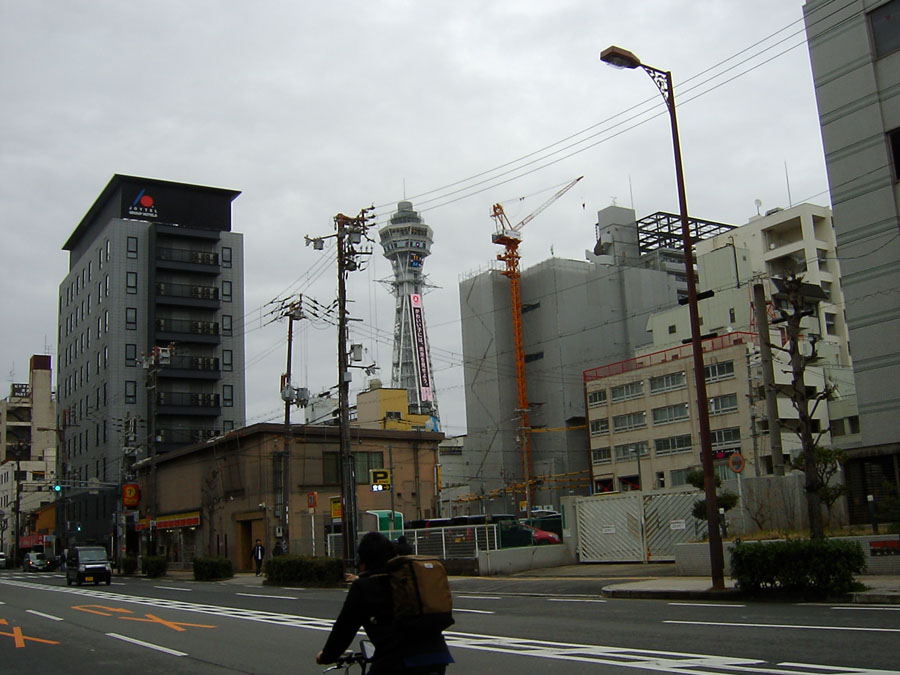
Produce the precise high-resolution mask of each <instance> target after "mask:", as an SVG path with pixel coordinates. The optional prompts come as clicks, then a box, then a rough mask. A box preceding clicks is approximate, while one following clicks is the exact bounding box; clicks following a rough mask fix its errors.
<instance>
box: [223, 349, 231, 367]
mask: <svg viewBox="0 0 900 675" xmlns="http://www.w3.org/2000/svg"><path fill="white" fill-rule="evenodd" d="M233 368H234V357H233V352H232V351H231V350H230V349H223V350H222V370H229V371H230V370H233Z"/></svg>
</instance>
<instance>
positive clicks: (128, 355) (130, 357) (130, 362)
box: [125, 344, 137, 366]
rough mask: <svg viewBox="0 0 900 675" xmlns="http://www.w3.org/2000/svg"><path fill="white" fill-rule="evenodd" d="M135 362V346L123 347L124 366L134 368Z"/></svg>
mask: <svg viewBox="0 0 900 675" xmlns="http://www.w3.org/2000/svg"><path fill="white" fill-rule="evenodd" d="M135 361H137V345H130V344H129V345H125V365H126V366H134V365H135Z"/></svg>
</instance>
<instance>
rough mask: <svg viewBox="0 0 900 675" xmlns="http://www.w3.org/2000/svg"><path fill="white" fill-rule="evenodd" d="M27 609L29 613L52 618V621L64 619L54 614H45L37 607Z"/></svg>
mask: <svg viewBox="0 0 900 675" xmlns="http://www.w3.org/2000/svg"><path fill="white" fill-rule="evenodd" d="M25 611H26V612H28V613H29V614H35V615H37V616H42V617H44V618H45V619H50V620H51V621H62V619H61V618H60V617H58V616H53V615H52V614H44V613H43V612H39V611H37V610H36V609H26V610H25Z"/></svg>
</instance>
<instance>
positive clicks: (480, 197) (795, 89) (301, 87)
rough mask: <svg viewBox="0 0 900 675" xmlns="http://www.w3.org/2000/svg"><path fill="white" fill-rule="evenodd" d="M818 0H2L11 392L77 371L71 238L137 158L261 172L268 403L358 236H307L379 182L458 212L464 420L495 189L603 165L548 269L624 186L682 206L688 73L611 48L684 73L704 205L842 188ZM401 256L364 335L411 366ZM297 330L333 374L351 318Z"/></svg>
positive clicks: (254, 177) (5, 342)
mask: <svg viewBox="0 0 900 675" xmlns="http://www.w3.org/2000/svg"><path fill="white" fill-rule="evenodd" d="M802 4H803V2H802V0H753V2H746V1H743V2H742V1H738V0H690V1H682V2H678V1H677V0H640V1H637V2H627V3H626V2H621V1H616V2H613V1H612V0H553V1H552V2H551V1H550V0H540V1H539V0H507V1H503V2H491V1H490V0H480V1H478V2H476V1H474V0H471V1H470V0H453V1H452V2H449V1H445V0H429V1H426V0H420V1H419V2H413V1H404V2H401V1H396V2H379V1H375V0H358V1H357V0H354V1H338V0H334V1H329V2H311V1H306V2H297V1H293V2H266V1H260V2H253V3H237V2H227V1H224V2H223V1H222V0H218V1H216V2H211V1H198V0H195V1H192V2H183V0H178V1H174V0H173V1H151V0H146V1H144V2H122V1H121V0H109V1H101V0H95V1H90V2H89V1H86V0H66V2H58V1H43V2H42V1H40V0H29V1H28V2H16V1H15V0H0V87H2V89H0V227H2V243H0V270H2V272H3V277H4V280H5V287H4V289H3V293H2V294H0V309H2V312H0V317H2V319H0V397H2V396H6V395H8V392H9V383H10V382H12V381H16V382H23V381H27V365H28V359H29V357H30V356H31V355H32V354H38V353H44V352H49V353H51V354H53V356H54V370H55V360H56V334H57V329H56V326H57V297H58V296H57V293H58V285H59V282H60V281H61V279H62V278H63V277H64V276H65V274H66V272H67V265H68V254H67V253H66V252H64V251H62V249H61V247H62V245H63V243H64V242H65V241H66V239H67V238H68V237H69V235H70V234H71V232H72V230H73V229H74V227H75V226H76V225H77V224H78V222H79V221H80V219H81V218H82V216H83V215H84V213H85V212H86V211H87V209H88V208H89V207H90V205H91V204H92V203H93V201H94V200H95V199H96V197H97V196H98V194H99V193H100V191H101V190H102V189H103V187H104V186H105V185H106V184H107V182H108V181H109V179H110V178H111V177H112V175H113V174H115V173H123V174H132V175H137V176H147V177H152V178H159V179H166V180H174V181H183V182H188V183H197V184H202V185H211V186H215V187H223V188H230V189H235V190H240V191H242V193H243V194H242V195H241V196H240V197H238V198H237V199H236V200H235V202H234V207H233V229H234V230H236V231H238V232H242V233H243V234H244V246H245V257H246V269H245V293H246V311H247V315H248V316H247V324H246V330H247V347H246V360H247V394H248V403H247V421H248V423H253V422H259V421H265V420H278V419H280V418H281V416H282V414H283V413H282V412H281V411H283V408H282V407H281V402H280V399H279V397H278V384H279V377H280V374H281V372H282V371H283V370H284V361H285V335H286V327H285V325H284V324H283V323H275V324H271V325H264V324H265V321H266V319H265V312H266V311H268V307H267V303H268V302H269V301H271V300H273V299H275V298H283V297H287V296H288V295H290V294H291V293H297V292H303V293H306V294H308V295H310V296H312V297H314V298H315V299H317V300H319V301H320V302H322V303H324V304H327V303H329V302H331V301H332V300H333V299H334V297H335V286H336V283H335V278H336V271H335V268H334V265H333V254H332V255H331V256H329V251H327V250H326V251H324V252H323V251H314V250H313V249H312V248H311V247H306V246H304V243H303V237H304V235H307V234H308V235H325V234H329V233H330V232H332V217H333V216H334V215H335V214H337V213H339V212H343V213H346V214H348V215H354V214H356V213H357V212H358V211H359V210H360V209H361V208H362V207H364V206H368V205H372V204H374V205H376V207H378V208H377V213H378V214H379V216H380V217H379V223H383V222H384V221H385V218H386V217H387V216H388V215H389V214H390V212H391V211H392V210H393V208H394V207H395V206H396V202H397V201H398V200H400V199H403V198H404V195H405V196H406V197H407V198H409V199H411V201H413V203H414V206H415V207H416V208H417V209H419V210H420V211H421V213H422V215H423V216H424V218H425V219H426V221H427V222H428V224H429V225H431V227H432V228H433V229H434V246H433V248H432V255H431V256H430V257H429V258H427V259H426V262H425V270H426V272H427V273H428V274H429V277H430V281H431V283H432V284H433V285H434V286H436V288H435V289H433V290H432V291H431V292H430V293H429V294H428V295H427V296H426V297H425V311H426V319H427V322H428V327H429V337H430V340H431V344H432V358H433V361H434V366H435V371H436V372H435V376H434V380H435V386H436V387H437V396H438V403H439V406H440V410H441V417H442V422H443V427H444V431H445V432H446V433H448V434H451V435H457V434H460V433H464V432H465V408H464V391H463V381H462V369H461V367H460V364H461V359H462V354H461V339H460V324H459V294H458V281H459V279H460V277H461V276H463V275H467V274H470V273H472V272H474V271H477V270H479V269H484V268H486V267H487V266H488V265H490V264H491V261H492V259H493V258H494V257H495V255H496V253H497V249H496V247H495V246H494V245H492V244H491V241H490V235H491V233H492V232H493V223H492V221H491V219H490V216H489V214H490V210H491V205H492V204H493V203H495V202H502V203H503V204H504V206H505V209H506V211H507V214H508V215H509V217H510V219H511V220H513V222H517V221H518V220H519V219H521V218H523V217H525V216H526V215H527V214H528V213H530V212H531V211H532V210H533V209H535V208H537V207H538V206H539V205H540V204H541V203H542V202H543V201H544V200H545V199H547V198H548V197H549V196H550V195H551V194H552V193H553V191H554V190H555V189H556V188H558V187H559V186H561V185H562V184H564V183H566V182H568V181H569V180H571V179H573V178H575V177H577V176H579V175H584V180H583V181H582V182H581V183H580V184H579V185H578V186H577V187H576V188H574V189H573V190H571V191H570V192H569V193H568V194H567V195H566V196H565V197H563V198H562V199H560V200H559V201H558V202H556V203H555V204H554V205H553V206H552V207H550V208H549V209H548V210H547V211H545V212H544V213H543V214H542V215H540V216H539V217H538V218H536V219H535V220H534V221H532V222H531V223H530V224H529V225H528V226H527V228H526V229H525V231H524V243H523V244H522V248H521V252H522V254H523V267H526V268H527V267H528V266H530V265H533V264H536V263H538V262H540V261H541V260H544V259H546V258H548V257H549V256H550V255H551V251H552V253H553V255H556V256H557V257H568V258H576V259H584V250H585V249H586V248H590V247H591V246H592V245H593V225H594V223H595V222H596V212H597V211H598V210H599V209H602V208H604V207H606V206H608V205H610V204H612V203H613V202H615V203H617V204H619V205H622V206H633V208H634V209H635V210H636V212H637V215H638V217H641V216H643V215H647V214H649V213H652V212H654V211H660V210H663V211H675V212H677V209H678V200H677V193H676V189H675V179H674V169H673V161H672V143H671V136H670V131H669V123H668V119H667V118H666V117H665V116H664V110H665V109H664V105H663V102H662V98H661V97H660V96H659V93H658V91H657V90H656V87H655V86H654V85H653V83H652V82H651V81H650V79H649V78H648V77H647V76H646V75H645V74H643V73H641V72H639V71H628V70H624V71H619V70H615V69H613V68H610V67H608V66H606V65H604V64H603V63H601V62H600V61H599V60H598V53H599V52H600V50H601V49H603V48H604V47H607V46H609V45H610V44H617V45H621V46H622V47H625V48H627V49H629V50H631V51H632V52H634V53H635V54H637V55H639V56H640V57H641V59H643V60H644V62H646V63H648V64H650V65H653V66H655V67H657V68H661V69H665V70H671V71H672V72H673V77H674V81H675V92H676V98H677V100H678V104H679V105H678V121H679V126H680V131H681V140H682V148H683V155H684V162H685V175H686V183H687V193H688V205H689V209H690V213H691V215H692V216H695V217H698V218H704V219H709V220H717V221H722V222H728V223H734V224H743V223H745V222H747V220H748V218H749V217H750V216H752V215H755V214H756V212H757V206H756V205H755V201H756V200H760V201H761V202H762V207H761V208H762V210H768V209H770V208H774V207H777V206H787V205H788V204H789V200H790V201H791V202H793V203H799V202H803V201H811V202H814V203H818V204H828V203H829V202H828V194H827V192H826V190H827V183H826V179H825V170H824V159H823V155H822V145H821V137H820V132H819V126H818V119H817V111H816V105H815V97H814V92H813V86H812V80H811V74H810V66H809V57H808V52H807V48H806V44H805V34H804V32H803V22H802V11H801V10H802ZM521 197H527V199H524V200H520V198H521ZM389 275H390V266H389V263H388V261H387V260H385V259H384V258H383V257H382V256H381V250H380V247H376V255H374V256H373V257H372V259H371V264H370V266H369V269H368V270H366V271H364V272H359V273H354V274H353V275H351V278H350V281H349V295H350V297H351V298H352V300H353V301H354V302H353V304H352V308H351V311H352V312H353V315H354V316H356V317H358V318H361V319H364V322H363V323H361V324H358V325H355V326H354V328H355V330H356V337H354V339H353V341H354V342H362V343H363V344H364V345H365V347H366V349H367V351H368V357H369V358H370V359H371V360H373V361H376V362H377V363H378V365H380V366H381V369H382V370H381V377H382V379H383V380H384V381H385V382H386V383H387V382H388V381H389V380H390V370H391V337H390V335H391V331H392V328H393V298H392V297H391V296H390V294H389V292H388V290H387V289H386V288H385V287H384V286H383V285H381V284H379V283H377V281H378V280H379V279H384V278H386V277H388V276H389ZM296 332H297V337H296V342H295V348H294V349H295V351H294V354H295V366H294V372H295V376H294V384H295V385H297V386H306V387H309V388H310V390H312V391H313V392H314V393H315V392H320V391H323V390H325V389H328V388H329V387H331V386H333V385H334V384H335V383H336V382H337V374H336V370H337V367H336V357H335V354H336V347H335V345H336V331H335V329H334V328H333V327H331V326H327V325H320V324H314V323H312V322H301V323H300V324H298V325H297V329H296ZM372 335H378V336H379V339H372ZM598 365H599V364H598ZM363 384H364V381H363V376H362V374H361V373H357V374H355V379H354V389H358V388H359V387H361V386H362V385H363ZM295 419H298V420H300V419H302V416H301V415H300V414H299V413H298V414H296V417H295Z"/></svg>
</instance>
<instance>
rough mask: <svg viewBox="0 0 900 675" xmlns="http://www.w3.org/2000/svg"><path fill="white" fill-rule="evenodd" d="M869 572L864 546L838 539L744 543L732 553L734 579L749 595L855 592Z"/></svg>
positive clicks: (817, 594)
mask: <svg viewBox="0 0 900 675" xmlns="http://www.w3.org/2000/svg"><path fill="white" fill-rule="evenodd" d="M865 570H866V556H865V552H864V551H863V549H862V546H860V544H859V543H858V542H854V541H839V540H836V539H788V540H786V541H765V542H741V543H736V544H735V546H734V548H733V549H732V550H731V577H732V578H733V579H734V580H735V581H736V583H737V585H738V588H740V589H741V590H744V591H748V592H750V593H765V592H772V591H781V592H790V593H796V594H798V595H812V596H820V597H821V596H829V595H836V594H841V593H848V592H850V591H851V590H853V586H854V575H856V574H861V573H862V572H864V571H865Z"/></svg>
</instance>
